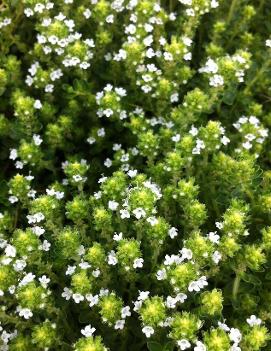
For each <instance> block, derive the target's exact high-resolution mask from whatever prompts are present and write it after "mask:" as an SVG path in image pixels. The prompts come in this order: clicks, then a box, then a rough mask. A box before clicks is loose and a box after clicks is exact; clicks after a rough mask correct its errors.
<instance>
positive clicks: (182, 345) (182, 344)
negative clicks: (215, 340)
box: [177, 339, 191, 350]
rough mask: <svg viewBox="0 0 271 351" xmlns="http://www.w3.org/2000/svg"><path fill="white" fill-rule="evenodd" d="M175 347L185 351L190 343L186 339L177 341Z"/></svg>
mask: <svg viewBox="0 0 271 351" xmlns="http://www.w3.org/2000/svg"><path fill="white" fill-rule="evenodd" d="M177 345H178V346H179V347H180V350H186V349H188V348H189V347H190V346H191V344H190V342H189V341H188V340H186V339H182V340H178V341H177Z"/></svg>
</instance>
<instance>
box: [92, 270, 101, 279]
mask: <svg viewBox="0 0 271 351" xmlns="http://www.w3.org/2000/svg"><path fill="white" fill-rule="evenodd" d="M100 274H101V271H100V270H99V269H98V268H97V269H95V271H93V272H92V275H93V277H95V278H98V277H99V275H100Z"/></svg>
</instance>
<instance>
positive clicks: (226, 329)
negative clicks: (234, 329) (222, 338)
mask: <svg viewBox="0 0 271 351" xmlns="http://www.w3.org/2000/svg"><path fill="white" fill-rule="evenodd" d="M217 324H218V326H219V328H220V329H222V330H224V331H225V332H228V331H230V328H229V327H228V326H227V324H225V323H221V322H217Z"/></svg>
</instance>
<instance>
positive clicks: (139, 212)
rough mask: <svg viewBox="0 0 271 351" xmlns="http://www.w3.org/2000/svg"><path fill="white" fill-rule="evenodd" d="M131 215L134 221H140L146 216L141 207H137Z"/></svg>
mask: <svg viewBox="0 0 271 351" xmlns="http://www.w3.org/2000/svg"><path fill="white" fill-rule="evenodd" d="M133 214H134V215H135V217H136V219H140V218H142V217H145V216H146V212H145V210H144V209H143V208H141V207H138V208H136V209H135V210H133Z"/></svg>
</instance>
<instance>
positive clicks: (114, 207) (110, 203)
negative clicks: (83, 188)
mask: <svg viewBox="0 0 271 351" xmlns="http://www.w3.org/2000/svg"><path fill="white" fill-rule="evenodd" d="M118 206H119V203H118V202H117V201H114V200H112V201H111V200H110V201H108V208H109V209H110V210H111V211H116V210H117V208H118Z"/></svg>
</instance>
